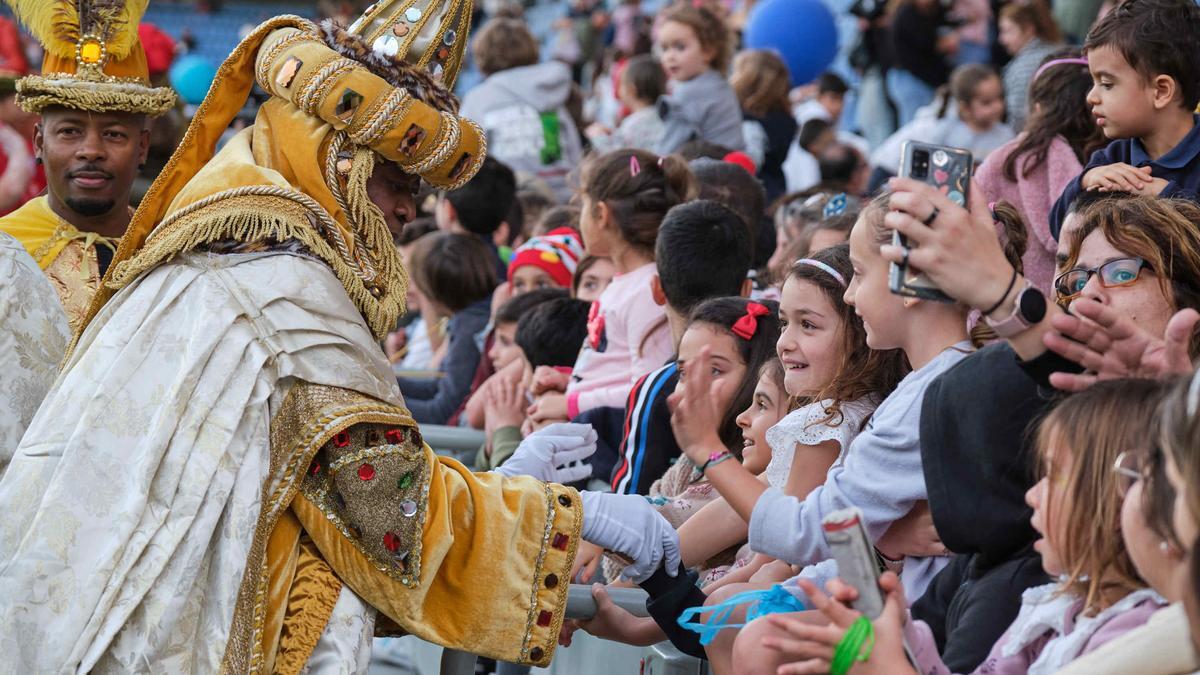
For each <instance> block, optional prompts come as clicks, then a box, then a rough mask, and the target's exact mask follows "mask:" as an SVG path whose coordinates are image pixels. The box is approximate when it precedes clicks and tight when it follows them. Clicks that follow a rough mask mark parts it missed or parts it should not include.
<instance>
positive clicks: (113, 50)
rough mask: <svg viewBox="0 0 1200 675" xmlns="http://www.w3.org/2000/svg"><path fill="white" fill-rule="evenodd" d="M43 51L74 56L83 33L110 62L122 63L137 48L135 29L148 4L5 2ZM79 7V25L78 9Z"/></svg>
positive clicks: (115, 0)
mask: <svg viewBox="0 0 1200 675" xmlns="http://www.w3.org/2000/svg"><path fill="white" fill-rule="evenodd" d="M5 2H7V3H8V5H9V6H10V7H12V9H13V13H14V14H16V15H17V18H18V19H20V21H21V23H22V24H24V25H25V28H26V29H28V30H29V32H30V33H32V34H33V36H34V37H36V38H37V39H38V41H39V42H41V43H42V46H43V47H45V49H46V51H48V52H51V53H53V54H55V55H57V56H61V57H63V58H72V57H73V56H74V55H75V43H76V42H77V41H78V40H79V36H80V33H81V26H82V32H83V33H92V34H94V35H97V36H99V37H100V38H101V39H102V40H104V42H105V44H106V46H107V48H108V53H109V55H110V56H111V57H112V58H116V59H123V58H125V57H126V56H128V55H129V52H130V51H131V50H132V49H133V46H134V45H135V44H137V26H138V22H140V21H141V20H142V15H143V14H145V13H146V6H147V5H149V4H150V0H82V1H81V2H75V1H74V0H5ZM80 5H82V7H83V16H82V21H81V17H80V12H79V6H80Z"/></svg>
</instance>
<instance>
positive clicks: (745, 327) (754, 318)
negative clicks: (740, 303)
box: [730, 302, 771, 340]
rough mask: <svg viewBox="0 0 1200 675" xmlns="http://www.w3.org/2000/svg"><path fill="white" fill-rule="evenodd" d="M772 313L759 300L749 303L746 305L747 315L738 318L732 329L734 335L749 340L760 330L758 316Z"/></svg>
mask: <svg viewBox="0 0 1200 675" xmlns="http://www.w3.org/2000/svg"><path fill="white" fill-rule="evenodd" d="M770 313H771V310H769V309H767V308H766V307H765V306H763V305H760V304H758V303H757V302H751V303H748V304H747V305H746V315H745V316H743V317H742V318H740V319H738V320H737V321H736V322H735V323H734V324H733V328H731V329H730V330H732V331H733V334H734V335H736V336H738V337H740V338H742V339H743V340H749V339H750V338H752V337H754V334H755V333H757V332H758V317H760V316H766V315H768V314H770Z"/></svg>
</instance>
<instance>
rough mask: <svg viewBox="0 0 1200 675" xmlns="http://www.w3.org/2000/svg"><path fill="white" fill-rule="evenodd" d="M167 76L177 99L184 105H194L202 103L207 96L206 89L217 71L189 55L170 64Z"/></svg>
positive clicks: (205, 61) (203, 60) (210, 65)
mask: <svg viewBox="0 0 1200 675" xmlns="http://www.w3.org/2000/svg"><path fill="white" fill-rule="evenodd" d="M167 76H168V78H169V79H170V80H171V86H172V87H174V88H175V91H176V92H177V93H178V94H179V97H180V98H182V99H183V100H184V102H185V103H191V104H193V105H195V104H198V103H200V102H201V101H203V100H204V96H205V95H206V94H208V88H209V86H210V85H212V81H213V78H215V77H216V76H217V69H216V67H215V66H213V65H212V64H211V63H209V62H208V61H207V60H205V59H203V58H201V57H199V56H196V55H194V54H189V55H187V56H183V57H180V58H179V59H178V60H177V61H175V63H173V64H171V69H170V70H169V71H167Z"/></svg>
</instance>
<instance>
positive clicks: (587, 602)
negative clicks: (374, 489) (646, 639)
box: [431, 444, 708, 675]
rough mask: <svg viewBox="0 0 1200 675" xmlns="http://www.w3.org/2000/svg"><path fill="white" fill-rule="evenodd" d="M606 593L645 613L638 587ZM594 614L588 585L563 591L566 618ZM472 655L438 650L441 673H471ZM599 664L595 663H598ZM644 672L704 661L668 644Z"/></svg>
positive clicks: (692, 671)
mask: <svg viewBox="0 0 1200 675" xmlns="http://www.w3.org/2000/svg"><path fill="white" fill-rule="evenodd" d="M431 445H432V444H431ZM608 596H609V597H610V598H611V599H612V601H613V604H615V605H616V606H618V607H620V608H621V609H624V610H625V611H627V612H629V613H630V614H632V615H634V616H638V617H645V616H649V614H648V613H647V612H646V598H647V597H648V596H647V595H646V592H645V591H643V590H642V589H640V588H609V589H608ZM595 615H596V600H595V599H594V598H592V587H591V586H588V585H585V584H571V589H570V591H569V592H568V594H567V612H566V618H568V619H590V618H592V617H593V616H595ZM475 661H476V657H475V655H474V654H467V653H465V652H459V651H455V650H452V649H446V650H444V651H443V652H442V664H441V675H473V674H474V672H475ZM598 665H599V664H598ZM643 673H644V675H706V674H707V673H708V668H707V664H706V663H705V662H703V661H700V660H699V659H695V658H692V657H690V656H687V655H686V654H683V653H682V652H680V651H678V650H676V649H675V648H674V647H672V646H671V645H670V643H663V644H659V645H654V646H652V647H647V648H646V656H645V658H644V659H643Z"/></svg>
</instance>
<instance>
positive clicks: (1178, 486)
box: [1163, 452, 1200, 555]
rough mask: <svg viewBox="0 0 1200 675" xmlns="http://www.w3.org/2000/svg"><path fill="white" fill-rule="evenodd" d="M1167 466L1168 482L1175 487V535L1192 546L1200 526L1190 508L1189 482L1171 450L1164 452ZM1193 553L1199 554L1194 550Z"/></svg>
mask: <svg viewBox="0 0 1200 675" xmlns="http://www.w3.org/2000/svg"><path fill="white" fill-rule="evenodd" d="M1163 455H1164V456H1165V458H1166V468H1167V482H1169V483H1170V484H1171V487H1173V488H1175V505H1174V509H1173V510H1172V513H1171V526H1172V528H1173V529H1174V530H1175V537H1176V538H1177V539H1178V540H1179V542H1180V544H1181V545H1183V546H1191V545H1192V544H1193V543H1194V542H1195V541H1196V533H1197V531H1200V526H1198V525H1197V523H1196V518H1195V516H1193V515H1192V510H1191V509H1190V508H1188V504H1190V503H1191V501H1190V500H1191V497H1190V496H1189V495H1188V490H1189V487H1188V483H1187V481H1186V480H1184V478H1183V474H1182V473H1180V472H1179V465H1178V464H1176V463H1175V458H1174V457H1173V456H1172V455H1171V453H1169V452H1164V453H1163ZM1191 553H1192V555H1197V552H1196V551H1195V550H1193V551H1192V552H1191Z"/></svg>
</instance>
